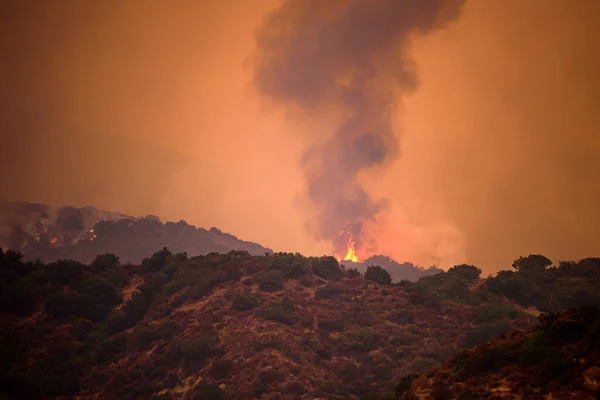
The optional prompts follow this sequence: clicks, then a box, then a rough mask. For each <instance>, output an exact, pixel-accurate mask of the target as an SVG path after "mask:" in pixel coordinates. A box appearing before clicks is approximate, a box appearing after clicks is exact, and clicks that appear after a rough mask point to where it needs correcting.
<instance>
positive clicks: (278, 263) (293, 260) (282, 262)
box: [267, 253, 310, 278]
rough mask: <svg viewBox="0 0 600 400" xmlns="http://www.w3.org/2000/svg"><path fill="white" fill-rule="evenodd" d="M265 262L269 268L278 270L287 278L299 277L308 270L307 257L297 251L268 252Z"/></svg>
mask: <svg viewBox="0 0 600 400" xmlns="http://www.w3.org/2000/svg"><path fill="white" fill-rule="evenodd" d="M267 262H268V269H269V270H279V271H281V272H283V273H284V274H285V276H286V277H288V278H299V277H301V276H303V275H306V274H307V273H308V272H310V267H309V263H308V259H307V258H305V257H304V256H302V255H301V254H298V253H296V254H293V253H274V254H269V255H268V256H267Z"/></svg>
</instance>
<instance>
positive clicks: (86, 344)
mask: <svg viewBox="0 0 600 400" xmlns="http://www.w3.org/2000/svg"><path fill="white" fill-rule="evenodd" d="M536 257H537V256H531V257H528V258H524V259H522V261H521V263H520V264H519V265H517V266H516V267H515V268H516V271H515V272H512V273H511V274H509V276H503V275H501V274H499V275H498V277H497V278H488V280H481V278H480V273H481V271H480V270H479V269H477V268H475V267H473V266H468V265H461V266H457V267H454V268H452V269H451V270H449V271H448V272H443V273H440V274H438V275H434V276H429V277H425V278H422V279H421V280H419V281H418V282H414V283H411V282H408V281H405V282H400V283H398V284H389V278H388V276H387V275H386V274H385V271H382V270H381V269H378V268H372V269H370V273H369V274H368V275H367V278H371V279H372V280H371V279H366V278H363V277H361V276H359V275H357V274H355V273H351V274H347V273H346V271H345V270H344V269H342V268H341V267H340V266H339V264H338V263H337V261H336V260H335V259H333V258H331V257H319V258H316V257H311V258H309V257H303V256H301V255H299V254H284V253H276V254H268V255H265V256H253V255H250V254H249V253H248V252H246V251H231V252H229V253H227V254H216V253H211V254H208V255H205V256H199V257H193V258H188V257H187V255H186V254H184V253H180V254H172V253H171V252H170V251H169V250H167V249H163V250H161V251H159V252H156V253H155V254H154V255H153V256H151V257H149V258H147V259H145V260H144V261H143V262H142V263H141V265H140V266H132V265H127V266H122V265H120V264H119V260H118V258H117V257H110V256H107V255H101V256H99V259H96V260H95V261H94V262H92V263H91V265H90V266H86V265H83V264H79V263H77V262H73V261H65V260H62V261H58V262H55V263H51V264H47V265H44V264H40V263H26V262H23V261H22V258H21V256H20V254H18V253H15V252H11V251H8V252H2V253H1V263H0V264H1V275H0V284H1V285H2V287H1V288H0V289H2V292H1V293H2V297H1V302H0V306H1V309H0V311H1V312H2V314H1V315H0V360H1V365H0V367H1V368H0V388H1V389H0V394H3V395H5V396H7V397H8V398H28V399H36V398H58V397H62V398H75V397H76V396H80V397H81V398H107V399H108V398H111V399H113V398H114V399H137V398H144V399H177V398H181V399H248V398H250V399H251V398H259V399H299V398H302V399H317V398H323V399H325V398H327V399H357V398H363V397H367V396H371V398H387V397H386V396H393V393H394V391H395V389H396V388H397V386H398V383H399V382H400V383H401V385H402V384H404V385H405V386H406V387H409V386H410V385H415V382H413V381H412V380H410V381H408V380H407V379H408V378H406V377H407V376H411V374H418V373H424V372H426V371H429V370H430V369H431V368H433V367H434V366H436V365H438V364H439V363H441V362H443V361H445V360H447V359H449V358H451V357H452V356H454V355H456V354H458V356H464V354H470V353H465V352H464V351H461V349H464V348H469V347H473V346H475V345H478V344H480V343H482V342H484V341H487V340H490V339H492V338H493V337H495V336H497V335H498V334H501V333H502V332H505V331H507V330H513V329H515V328H520V329H529V328H530V327H531V326H533V323H534V321H535V317H534V316H532V315H531V313H528V312H525V311H524V310H525V309H527V308H528V307H529V308H531V307H533V308H536V309H537V308H539V309H543V311H548V310H547V309H544V307H546V308H553V307H557V308H558V307H561V306H562V305H564V304H569V306H571V305H572V303H574V302H575V303H576V302H577V299H580V302H582V303H587V302H594V301H596V300H597V297H595V296H598V293H600V290H598V289H599V288H600V287H599V284H600V283H599V280H598V260H583V261H581V262H580V263H575V264H568V265H567V264H561V266H560V267H558V268H548V267H549V265H546V264H545V261H543V260H541V261H540V259H538V258H536ZM348 275H351V276H352V277H351V278H349V277H348ZM505 275H506V274H505ZM377 282H379V283H377ZM515 282H516V283H515ZM520 285H523V286H520ZM515 287H516V288H517V289H518V290H517V289H514V288H515ZM523 287H528V288H529V289H528V290H533V291H535V293H536V296H535V297H533V296H529V297H528V296H523V293H522V292H521V290H522V288H523ZM548 290H550V291H548ZM549 298H550V299H551V301H548V299H549ZM532 302H533V303H532ZM518 335H522V334H517V336H518ZM458 356H457V357H458ZM446 365H451V364H446ZM447 368H450V367H447ZM591 372H593V371H591ZM591 372H590V371H588V375H589V376H592V375H593V374H592V375H590V374H591ZM457 373H458V372H457ZM498 376H500V375H498ZM594 376H595V375H594ZM428 379H429V378H428ZM448 379H450V378H448ZM589 379H595V378H589ZM407 382H408V383H407ZM428 382H429V381H428ZM498 382H500V381H498ZM427 384H429V383H427ZM407 385H408V386H407ZM498 385H499V387H500V386H502V384H501V383H498ZM421 386H423V390H425V391H427V390H429V389H431V388H429V387H428V386H427V385H425V384H422V385H421ZM411 387H412V386H411Z"/></svg>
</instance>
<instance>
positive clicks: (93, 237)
mask: <svg viewBox="0 0 600 400" xmlns="http://www.w3.org/2000/svg"><path fill="white" fill-rule="evenodd" d="M90 233H91V234H92V237H91V238H90V241H92V240H94V239H96V238H97V237H98V235H96V234H95V233H94V230H93V229H92V230H91V231H90Z"/></svg>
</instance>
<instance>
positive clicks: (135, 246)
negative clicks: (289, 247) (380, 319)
mask: <svg viewBox="0 0 600 400" xmlns="http://www.w3.org/2000/svg"><path fill="white" fill-rule="evenodd" d="M0 246H1V247H3V248H16V249H20V250H21V251H22V252H23V253H24V254H25V257H26V259H29V260H35V259H36V258H39V259H40V260H42V261H44V262H51V261H56V260H59V259H72V260H77V261H80V262H83V263H86V264H87V263H89V262H91V261H92V259H93V258H94V257H95V256H96V255H97V254H101V253H105V252H111V253H115V254H116V255H118V256H119V257H120V259H121V261H122V262H123V263H136V264H139V263H140V262H141V261H142V259H144V258H146V257H149V256H150V255H152V253H153V252H154V251H156V249H159V248H162V247H168V248H169V249H171V250H173V251H174V252H187V253H188V254H191V255H198V254H207V253H210V252H219V253H227V252H228V251H230V250H246V251H248V252H249V253H250V254H256V255H262V254H265V253H267V252H272V250H271V249H268V248H265V247H263V246H261V245H259V244H257V243H253V242H247V241H243V240H240V239H238V238H237V237H235V236H233V235H230V234H228V233H223V232H221V231H220V230H219V229H217V228H211V229H210V230H206V229H203V228H196V227H194V226H193V225H189V224H187V223H186V222H185V221H180V222H178V223H173V222H167V223H165V224H163V223H161V222H160V220H158V218H156V217H152V216H148V217H144V218H137V217H132V216H128V215H125V214H120V213H114V212H108V211H100V210H97V209H95V208H92V207H84V208H75V207H61V208H52V207H48V206H45V205H41V204H29V203H4V204H2V205H0Z"/></svg>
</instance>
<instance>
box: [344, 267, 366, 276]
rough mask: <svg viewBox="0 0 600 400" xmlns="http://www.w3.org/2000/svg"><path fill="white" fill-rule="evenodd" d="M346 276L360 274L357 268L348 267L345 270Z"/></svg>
mask: <svg viewBox="0 0 600 400" xmlns="http://www.w3.org/2000/svg"><path fill="white" fill-rule="evenodd" d="M346 276H347V277H348V278H360V277H361V276H362V274H361V273H360V271H359V270H358V269H357V268H350V269H347V270H346Z"/></svg>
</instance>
